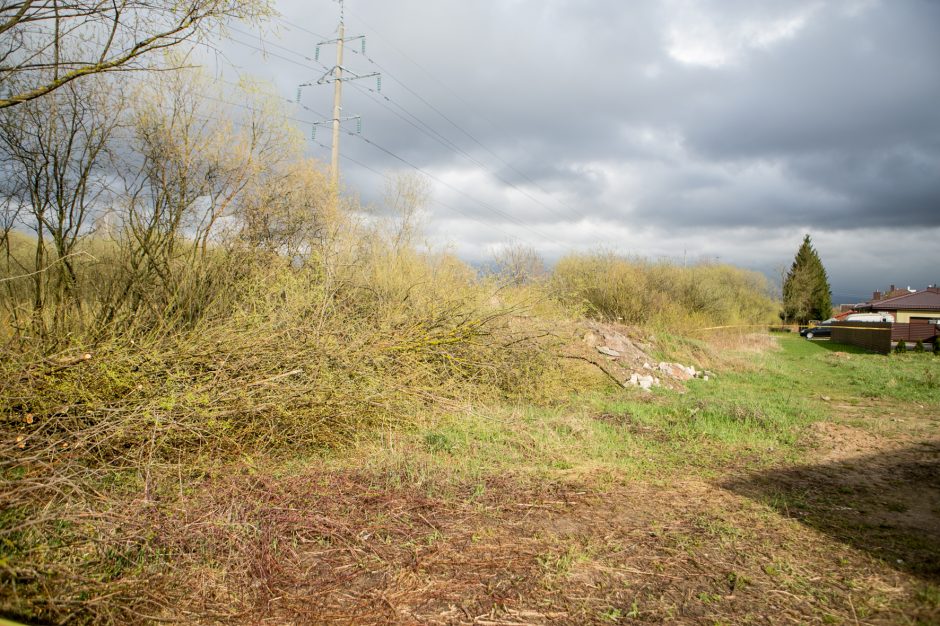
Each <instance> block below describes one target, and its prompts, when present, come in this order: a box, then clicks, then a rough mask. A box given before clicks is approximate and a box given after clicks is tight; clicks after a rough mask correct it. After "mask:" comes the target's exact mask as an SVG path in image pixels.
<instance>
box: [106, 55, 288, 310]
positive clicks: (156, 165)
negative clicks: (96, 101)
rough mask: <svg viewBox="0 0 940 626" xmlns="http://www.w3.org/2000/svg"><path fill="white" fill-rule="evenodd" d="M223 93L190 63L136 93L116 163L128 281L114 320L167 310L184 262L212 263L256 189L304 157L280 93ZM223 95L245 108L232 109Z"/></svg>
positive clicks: (117, 297) (115, 303)
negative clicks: (144, 310) (215, 248)
mask: <svg viewBox="0 0 940 626" xmlns="http://www.w3.org/2000/svg"><path fill="white" fill-rule="evenodd" d="M219 90H220V88H219V87H218V85H217V84H213V83H212V82H211V81H210V80H209V79H207V77H206V76H205V75H204V74H203V73H201V72H199V71H196V70H191V69H187V70H180V71H177V72H168V73H157V74H153V75H150V76H148V80H147V81H146V82H145V84H144V85H143V87H142V88H141V89H139V90H138V91H137V92H136V93H135V94H134V96H133V97H134V100H135V105H134V111H133V114H132V120H131V128H132V134H133V137H132V139H131V141H130V146H129V147H128V151H127V154H126V155H125V157H124V158H122V161H121V163H120V164H119V165H118V167H117V171H118V172H119V176H120V178H121V186H122V188H123V191H122V192H121V196H122V200H121V204H122V207H121V209H120V211H119V214H120V217H121V220H122V224H121V226H122V228H121V234H120V236H121V238H122V245H123V248H124V253H123V254H124V257H125V262H126V263H127V268H126V270H127V271H126V272H125V279H124V284H123V286H121V287H119V288H118V289H117V291H115V292H114V293H112V294H111V295H110V296H109V300H110V304H109V306H108V312H107V313H106V314H105V317H104V321H105V322H110V321H112V320H113V318H114V315H115V314H116V312H117V311H118V309H120V308H126V310H127V311H129V312H135V311H137V310H139V309H140V307H141V306H144V305H147V306H149V307H150V308H152V309H153V310H154V311H155V312H156V311H157V310H159V309H160V308H162V307H164V306H166V302H162V300H161V299H162V298H165V297H169V298H170V299H172V298H173V297H174V296H173V294H174V293H176V292H177V290H178V289H179V282H180V280H181V276H182V274H181V272H180V271H178V270H179V268H180V266H181V265H182V266H187V267H191V268H195V267H196V266H197V263H198V262H199V261H200V260H204V259H205V256H206V253H207V251H208V249H209V247H210V244H211V243H213V242H218V241H219V238H220V237H221V233H222V226H223V225H232V224H234V225H233V226H232V230H233V231H236V232H237V231H238V230H239V228H238V226H239V225H240V224H241V223H242V222H243V221H244V216H243V214H242V212H243V211H242V209H243V206H242V205H243V204H244V196H245V195H246V194H247V191H248V190H249V188H251V187H252V186H255V185H257V183H258V181H260V180H263V179H264V178H265V176H266V175H269V174H270V172H271V171H275V170H276V169H277V168H278V166H279V165H280V164H282V163H283V162H284V161H287V160H290V159H293V158H297V157H299V155H300V150H301V141H300V139H299V137H298V136H297V131H296V130H295V129H293V128H292V127H291V126H289V125H288V124H287V123H286V121H285V118H284V115H283V111H280V110H278V109H277V108H276V106H275V104H276V101H275V99H273V98H271V97H265V96H263V95H259V94H258V93H252V92H246V91H245V90H240V91H239V92H237V93H226V94H223V93H220V92H219ZM255 91H256V90H255ZM213 92H215V93H216V95H217V96H218V97H213V96H211V94H212V93H213ZM207 95H209V96H210V98H206V97H205V96H207ZM223 95H227V96H229V97H230V98H242V99H244V101H245V104H244V105H243V106H242V107H241V108H235V109H229V110H226V109H223V108H222V107H221V106H219V105H218V102H219V101H223V100H225V98H222V97H221V96H223ZM239 112H240V113H239ZM239 115H240V117H237V116H239Z"/></svg>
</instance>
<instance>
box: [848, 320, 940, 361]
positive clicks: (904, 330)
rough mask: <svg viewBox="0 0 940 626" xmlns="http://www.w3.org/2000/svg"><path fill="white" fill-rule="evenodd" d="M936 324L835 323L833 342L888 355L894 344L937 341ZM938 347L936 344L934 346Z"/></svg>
mask: <svg viewBox="0 0 940 626" xmlns="http://www.w3.org/2000/svg"><path fill="white" fill-rule="evenodd" d="M938 332H940V331H938V326H937V325H935V324H892V323H890V322H834V323H833V324H832V342H833V343H845V344H849V345H852V346H859V347H860V348H866V349H868V350H873V351H874V352H881V353H882V354H888V353H889V352H891V348H892V347H893V345H894V342H897V341H904V342H905V343H908V344H913V343H916V342H918V341H923V342H928V341H935V340H936V337H937V335H938ZM934 345H936V343H935V344H934Z"/></svg>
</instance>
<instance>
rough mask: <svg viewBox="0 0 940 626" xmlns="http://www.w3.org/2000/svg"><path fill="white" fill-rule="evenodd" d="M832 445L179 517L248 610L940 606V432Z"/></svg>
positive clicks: (539, 620) (278, 484)
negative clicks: (777, 460)
mask: <svg viewBox="0 0 940 626" xmlns="http://www.w3.org/2000/svg"><path fill="white" fill-rule="evenodd" d="M851 419H854V420H857V419H859V418H858V415H855V416H851ZM917 419H920V420H927V422H928V423H929V422H930V420H934V423H936V417H934V416H930V415H922V416H919V417H918V418H917ZM814 446H815V448H816V451H815V453H814V455H813V456H814V457H815V458H818V459H819V462H818V463H816V464H810V465H805V466H800V467H789V468H782V469H779V470H771V471H767V472H763V473H761V474H759V475H747V476H727V477H724V478H721V479H718V480H714V481H703V480H693V479H682V480H676V481H664V482H625V483H623V484H619V485H616V486H612V487H607V488H605V489H604V490H603V491H599V490H597V489H596V488H595V487H593V486H592V485H594V484H595V481H592V480H590V477H586V478H582V479H580V480H579V481H575V482H572V481H567V482H561V481H557V482H545V481H541V482H534V481H532V480H531V479H524V478H522V477H517V476H504V477H499V478H495V477H494V478H489V479H486V480H483V481H480V482H477V483H468V484H464V485H457V486H454V485H448V486H440V485H439V486H435V485H433V484H425V485H422V486H421V487H420V488H418V487H413V486H396V485H394V484H390V482H389V479H388V478H387V477H383V476H381V475H366V474H351V473H346V474H337V473H331V474H318V473H316V472H313V471H310V472H307V473H305V474H303V475H298V476H293V477H291V478H289V479H283V478H281V479H277V480H274V479H262V478H248V477H237V478H224V479H220V480H217V481H215V482H213V483H211V484H207V485H206V488H205V489H204V490H203V491H202V492H201V493H202V495H201V498H202V501H201V502H197V503H196V505H195V506H191V507H188V509H187V511H186V512H183V513H181V515H182V516H183V517H182V519H167V520H165V524H166V525H165V526H164V527H163V528H161V532H166V533H168V534H170V535H172V536H175V537H177V538H178V540H179V541H180V542H182V543H181V544H180V545H178V546H177V548H180V549H181V551H182V552H191V551H193V550H197V551H198V547H201V548H202V549H211V550H215V551H220V552H223V553H225V554H228V555H229V558H231V559H242V560H243V561H244V566H243V567H232V564H231V563H229V564H228V566H227V567H226V568H225V569H226V570H227V572H228V573H227V574H226V576H224V577H219V576H214V575H213V574H212V572H206V575H205V577H204V578H203V579H202V580H200V581H198V582H199V584H198V585H196V586H194V587H193V590H194V594H193V596H191V597H190V598H188V599H183V598H181V601H182V602H183V603H184V604H187V603H189V605H190V606H191V607H192V609H193V610H194V612H196V613H200V612H201V610H204V609H205V608H206V607H205V606H203V607H202V609H200V607H199V604H200V603H205V601H206V598H217V599H220V600H224V602H223V604H226V603H227V604H229V606H231V605H232V604H235V605H236V606H240V607H241V609H242V610H241V611H240V612H239V613H237V614H233V615H231V616H230V619H232V620H235V621H245V620H247V621H249V622H257V623H264V622H270V623H296V624H303V623H342V624H348V623H357V624H386V623H398V624H481V625H497V624H500V625H510V624H514V625H518V624H595V623H596V624H610V623H630V622H635V621H646V622H653V623H660V622H669V623H676V624H718V623H729V624H730V623H734V624H742V623H755V624H786V623H849V624H853V623H856V624H895V623H923V624H928V623H938V622H940V608H938V605H940V598H938V597H937V590H938V587H937V584H938V583H940V569H938V564H940V524H938V519H940V440H937V439H933V440H927V441H914V440H913V439H912V438H909V437H905V436H897V433H895V436H886V435H883V434H872V433H871V432H870V431H869V430H866V429H864V428H861V427H858V426H852V425H848V424H847V423H845V421H844V420H837V421H835V422H830V423H824V424H819V425H818V426H817V430H816V434H815V436H814ZM245 503H249V504H245ZM207 511H209V512H212V513H211V514H209V518H207V514H206V512H207ZM233 528H234V529H239V528H241V529H244V528H254V529H256V530H257V532H252V533H244V532H241V531H238V530H232V529H233ZM222 529H227V530H224V531H223V530H222ZM174 531H176V532H174ZM272 537H279V538H283V539H282V540H281V541H279V542H274V543H272V541H271V538H272Z"/></svg>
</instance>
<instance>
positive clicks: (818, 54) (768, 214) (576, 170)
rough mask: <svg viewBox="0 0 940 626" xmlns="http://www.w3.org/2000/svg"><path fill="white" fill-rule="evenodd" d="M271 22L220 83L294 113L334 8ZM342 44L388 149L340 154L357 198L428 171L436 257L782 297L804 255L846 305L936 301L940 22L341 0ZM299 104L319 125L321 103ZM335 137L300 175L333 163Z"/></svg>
mask: <svg viewBox="0 0 940 626" xmlns="http://www.w3.org/2000/svg"><path fill="white" fill-rule="evenodd" d="M277 8H278V10H279V11H280V13H281V15H282V18H281V19H279V20H276V21H274V22H273V23H271V24H270V25H269V26H267V27H266V28H265V30H264V31H263V34H261V35H259V34H258V31H253V32H254V34H251V35H248V34H243V33H242V32H234V31H233V32H232V38H233V41H230V42H226V43H224V44H222V46H221V49H222V51H223V55H220V57H219V58H218V59H217V60H214V61H212V64H213V65H214V68H215V70H216V71H217V72H220V73H223V74H225V75H227V76H228V75H231V73H233V72H235V71H239V72H243V73H246V74H250V75H254V76H259V77H263V78H267V79H269V80H271V81H272V82H273V83H274V84H275V85H276V87H277V89H278V90H279V91H280V92H282V93H283V94H284V96H285V97H289V98H291V99H293V98H294V95H295V93H296V87H297V85H298V84H299V83H301V82H306V81H310V80H311V79H312V80H314V81H315V80H316V79H317V78H319V77H320V76H321V75H322V74H323V73H324V71H325V70H324V69H323V67H321V66H320V65H318V64H317V63H316V62H315V61H314V60H313V57H314V54H315V53H314V50H315V46H316V44H317V43H318V42H319V41H320V36H322V37H323V38H332V37H335V33H336V26H337V21H338V18H339V5H338V3H336V2H335V1H334V0H294V1H282V2H278V3H277ZM236 28H239V29H241V30H244V27H240V26H236ZM346 30H347V33H346V34H347V36H353V35H358V34H364V35H366V36H367V49H366V52H367V55H362V54H349V53H348V54H347V55H346V62H345V65H346V66H347V67H348V68H349V69H351V70H353V71H355V72H358V73H359V74H368V73H371V72H375V71H382V72H383V78H382V91H381V95H380V94H377V93H375V89H376V83H375V79H363V80H361V81H357V82H356V83H355V84H353V83H347V84H346V88H345V97H344V114H345V115H361V116H362V137H363V138H364V139H368V140H369V141H371V142H373V143H374V144H375V145H370V144H368V143H366V142H365V141H363V140H362V139H359V138H354V137H349V136H344V137H343V144H342V153H343V155H344V157H346V158H344V161H343V163H342V167H343V181H344V184H345V185H346V187H347V189H348V190H350V191H352V192H356V193H358V194H360V196H361V197H362V198H363V199H364V200H366V201H375V200H377V199H378V198H379V197H380V196H381V190H382V187H383V175H388V174H394V173H395V172H398V171H413V170H412V169H411V166H416V167H418V168H420V169H421V170H423V171H424V172H425V173H426V174H428V175H430V176H431V177H432V187H433V193H432V200H431V203H430V205H429V211H430V222H429V226H428V230H429V233H430V235H431V236H432V237H433V239H434V240H435V241H437V242H447V243H450V244H452V245H453V246H454V248H455V249H456V251H457V252H458V253H459V254H460V255H461V256H462V257H463V258H465V259H467V260H468V261H479V260H483V259H485V258H486V257H487V256H488V254H489V253H490V251H491V250H492V248H493V246H495V245H499V244H501V243H504V242H507V241H510V240H516V241H520V242H523V243H526V244H529V245H531V246H534V247H535V248H537V249H538V250H540V251H541V252H542V254H543V255H544V256H545V257H546V258H547V259H549V260H554V259H557V258H558V257H559V256H561V255H563V254H566V253H568V252H571V251H586V250H591V249H596V248H605V249H608V250H615V251H618V252H621V253H624V254H631V255H633V254H635V255H642V256H647V257H651V258H658V257H670V258H673V259H679V260H681V259H682V258H688V259H690V260H694V259H698V258H710V259H715V258H717V259H719V260H720V261H722V262H725V261H727V262H731V263H734V264H737V265H741V266H744V267H748V268H753V269H758V270H761V271H763V272H765V273H767V274H768V275H770V276H776V277H777V280H779V273H780V268H781V267H784V266H787V265H789V263H790V262H791V261H792V258H793V255H794V253H795V252H796V249H797V247H798V246H799V244H800V241H801V239H802V236H803V234H804V233H807V232H808V233H810V234H811V235H812V237H813V241H814V243H815V245H816V247H817V249H818V250H819V253H820V255H821V257H822V260H823V262H824V264H825V265H826V267H827V269H828V271H829V275H830V279H831V283H832V286H833V292H834V299H835V300H837V301H839V302H843V301H855V300H858V299H861V298H863V297H869V296H870V294H871V291H873V290H875V289H883V288H884V287H886V286H887V285H888V284H889V283H894V284H897V285H902V286H907V285H911V286H913V287H920V288H922V287H924V286H926V285H927V284H928V283H936V282H940V61H938V60H940V2H937V1H934V0H882V1H880V2H879V1H878V0H841V1H840V0H827V1H809V0H808V1H802V0H786V1H780V2H758V1H755V0H714V1H701V2H698V1H694V0H650V1H648V2H644V1H640V0H631V1H630V2H623V1H622V0H498V1H497V0H475V1H473V2H468V1H467V0H434V1H433V2H428V1H427V0H421V1H418V0H396V1H394V2H388V1H387V0H348V1H347V2H346ZM308 31H310V32H308ZM236 40H237V41H236ZM245 44H249V45H250V46H254V47H255V48H263V49H265V50H267V52H268V54H266V55H265V54H262V53H260V52H259V51H258V50H256V49H254V48H251V47H249V45H245ZM358 45H359V44H358V42H357V43H351V44H349V47H350V48H353V49H358ZM334 54H335V49H334V48H332V47H330V46H324V47H322V48H321V51H320V62H322V63H325V64H326V65H327V66H328V67H329V66H332V65H333V62H334V56H333V55H334ZM304 56H306V57H308V60H305V59H304V58H303V57H304ZM305 66H306V67H305ZM370 90H372V91H370ZM302 103H303V105H304V107H305V108H299V109H298V110H297V112H296V117H297V118H298V119H302V120H308V121H311V122H312V121H316V120H317V119H321V118H320V117H319V116H323V117H326V116H328V115H329V114H330V109H331V103H332V88H331V86H314V87H310V88H306V89H304V92H303V97H302ZM347 128H348V129H349V130H352V131H355V128H356V126H355V122H349V123H347ZM304 133H305V134H306V135H307V136H308V137H309V136H310V130H309V127H307V128H304ZM329 136H330V133H329V129H328V128H327V127H321V128H320V129H319V130H318V132H317V136H316V140H317V141H316V142H310V143H309V146H310V154H311V155H313V156H317V157H319V158H321V159H323V160H324V161H326V162H328V161H329V150H328V149H327V148H325V147H321V146H320V145H317V143H322V144H329ZM376 146H380V148H379V147H376ZM383 149H384V150H385V151H388V152H391V153H393V154H394V155H396V156H397V157H399V158H400V159H403V160H404V161H407V162H408V164H409V165H406V164H405V163H403V162H402V160H399V158H395V157H393V156H390V155H389V154H388V153H387V152H385V151H383ZM373 170H374V171H373Z"/></svg>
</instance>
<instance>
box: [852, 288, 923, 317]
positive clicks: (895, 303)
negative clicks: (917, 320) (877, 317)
mask: <svg viewBox="0 0 940 626" xmlns="http://www.w3.org/2000/svg"><path fill="white" fill-rule="evenodd" d="M863 308H866V309H871V310H876V309H877V310H879V311H897V310H910V311H940V288H937V287H930V288H927V289H924V290H923V291H918V292H915V293H908V294H904V295H901V296H895V297H894V298H887V299H885V300H878V301H876V302H869V303H867V304H866V305H865V306H864V307H863Z"/></svg>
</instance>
